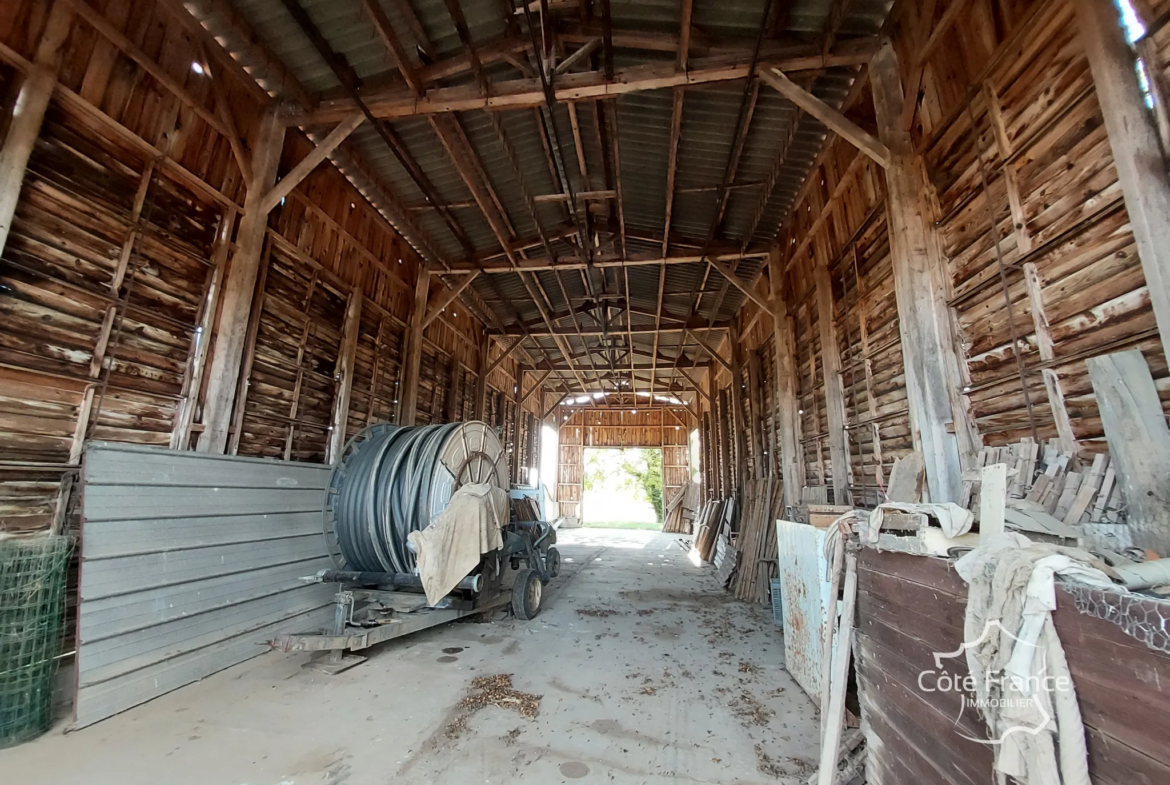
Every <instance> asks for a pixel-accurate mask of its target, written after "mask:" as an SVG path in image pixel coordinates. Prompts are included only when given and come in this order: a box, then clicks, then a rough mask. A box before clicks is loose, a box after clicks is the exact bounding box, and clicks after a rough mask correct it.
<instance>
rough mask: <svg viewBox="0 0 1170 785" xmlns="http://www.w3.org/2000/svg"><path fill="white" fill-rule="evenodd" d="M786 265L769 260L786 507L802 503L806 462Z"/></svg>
mask: <svg viewBox="0 0 1170 785" xmlns="http://www.w3.org/2000/svg"><path fill="white" fill-rule="evenodd" d="M783 266H784V265H783V264H782V263H781V259H780V254H779V251H774V252H773V253H772V254H770V255H769V257H768V277H769V278H770V279H771V285H772V302H773V303H774V304H775V307H776V313H775V316H773V325H774V326H773V341H772V343H773V344H774V346H775V351H776V401H775V404H776V409H777V411H776V412H775V414H774V416H776V417H777V418H778V419H779V423H780V471H781V477H782V478H783V480H784V504H785V505H793V504H799V503H800V489H801V488H803V487H804V461H802V460H801V455H800V416H799V414H798V411H799V407H798V406H797V398H796V337H795V333H794V332H793V328H792V318H791V317H790V316H789V315H788V304H787V302H786V301H785V299H784V296H783V287H782V286H781V281H782V279H783V270H782V268H783Z"/></svg>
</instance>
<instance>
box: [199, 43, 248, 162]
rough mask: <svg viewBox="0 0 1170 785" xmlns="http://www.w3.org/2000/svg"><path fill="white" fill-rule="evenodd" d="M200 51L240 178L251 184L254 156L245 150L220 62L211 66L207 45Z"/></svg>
mask: <svg viewBox="0 0 1170 785" xmlns="http://www.w3.org/2000/svg"><path fill="white" fill-rule="evenodd" d="M199 51H200V53H201V54H202V56H203V68H204V70H206V71H207V78H208V80H210V82H211V92H212V94H213V95H214V96H215V112H216V114H218V115H219V119H220V120H222V121H223V125H224V128H226V129H227V132H228V138H227V139H228V145H230V146H231V148H232V157H234V158H235V159H236V166H237V167H239V169H240V176H241V177H243V179H244V182H249V181H251V179H252V156H251V155H249V153H248V151H247V150H246V149H245V148H244V139H243V137H242V136H241V135H240V129H239V125H238V124H237V123H236V116H235V113H234V112H232V107H231V103H230V102H229V100H228V92H227V90H226V88H225V84H224V80H223V76H224V74H223V73H221V72H220V70H219V63H218V62H216V64H215V65H212V64H211V61H212V59H213V58H212V57H211V55H210V53H209V52H208V47H207V46H206V44H203V43H200V45H199Z"/></svg>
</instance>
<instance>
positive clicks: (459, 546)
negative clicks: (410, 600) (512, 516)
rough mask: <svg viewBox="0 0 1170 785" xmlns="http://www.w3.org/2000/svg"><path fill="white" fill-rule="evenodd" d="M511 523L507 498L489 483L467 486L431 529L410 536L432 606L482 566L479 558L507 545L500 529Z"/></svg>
mask: <svg viewBox="0 0 1170 785" xmlns="http://www.w3.org/2000/svg"><path fill="white" fill-rule="evenodd" d="M507 522H508V494H507V492H505V491H504V490H502V489H500V488H497V487H496V486H494V485H488V484H487V483H476V484H472V485H464V486H463V487H462V488H460V489H459V490H457V491H455V494H454V495H453V496H452V497H451V503H450V504H449V505H448V506H447V509H445V510H443V512H441V513H439V515H438V516H436V517H435V519H434V520H432V521H431V525H430V526H428V527H427V528H425V529H423V530H422V531H418V532H411V533H410V534H409V535H408V536H407V538H406V539H407V541H408V542H409V543H410V544H411V545H412V546H413V547H414V550H415V552H416V553H417V554H418V574H419V577H420V578H421V579H422V585H423V590H424V591H426V594H427V602H428V603H429V604H431V605H434V604H436V603H437V602H438V601H439V600H441V599H443V598H444V597H446V596H447V594H448V593H449V592H450V591H451V590H452V589H454V588H455V584H457V583H459V581H461V580H463V579H464V578H466V577H467V575H468V574H469V573H470V572H471V571H472V570H473V569H475V566H476V565H477V564H479V557H480V556H481V555H483V554H485V553H488V552H489V551H494V550H496V549H497V548H501V547H503V545H504V539H503V536H502V535H501V534H500V527H502V526H503V525H504V524H505V523H507Z"/></svg>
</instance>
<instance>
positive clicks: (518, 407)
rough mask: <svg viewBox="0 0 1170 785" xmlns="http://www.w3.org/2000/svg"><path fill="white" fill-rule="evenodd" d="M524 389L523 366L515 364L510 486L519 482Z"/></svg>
mask: <svg viewBox="0 0 1170 785" xmlns="http://www.w3.org/2000/svg"><path fill="white" fill-rule="evenodd" d="M523 389H524V366H523V365H521V364H520V363H516V385H515V387H514V388H513V391H512V403H513V404H514V406H515V409H514V411H513V412H512V484H513V485H516V484H517V483H519V482H520V418H521V413H522V412H523V407H524V398H523V397H521V393H522V391H523Z"/></svg>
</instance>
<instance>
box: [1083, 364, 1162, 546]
mask: <svg viewBox="0 0 1170 785" xmlns="http://www.w3.org/2000/svg"><path fill="white" fill-rule="evenodd" d="M1085 365H1087V366H1088V368H1089V378H1090V379H1091V380H1092V382H1093V392H1094V393H1095V394H1096V396H1097V406H1098V407H1099V409H1100V411H1101V424H1102V426H1104V428H1105V439H1106V441H1108V443H1109V455H1110V456H1111V457H1112V458H1113V462H1114V465H1115V466H1116V469H1117V472H1116V474H1117V477H1118V481H1119V483H1120V485H1121V488H1122V490H1123V491H1124V493H1125V502H1126V505H1127V506H1126V509H1127V510H1128V511H1129V528H1130V532H1131V534H1132V538H1133V544H1134V545H1136V546H1138V547H1140V548H1149V549H1151V550H1153V551H1155V552H1156V553H1157V554H1158V555H1159V556H1163V557H1165V556H1167V555H1170V488H1168V487H1167V485H1166V478H1167V477H1170V428H1167V426H1166V416H1165V415H1164V414H1163V413H1162V403H1161V401H1160V400H1159V398H1158V388H1157V387H1156V386H1155V385H1154V379H1153V377H1152V376H1151V374H1150V367H1149V365H1148V364H1147V363H1146V359H1145V357H1143V356H1142V353H1141V352H1139V351H1137V350H1136V349H1133V350H1131V351H1128V352H1119V353H1117V354H1108V355H1105V356H1104V357H1091V358H1089V359H1088V360H1085Z"/></svg>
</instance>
